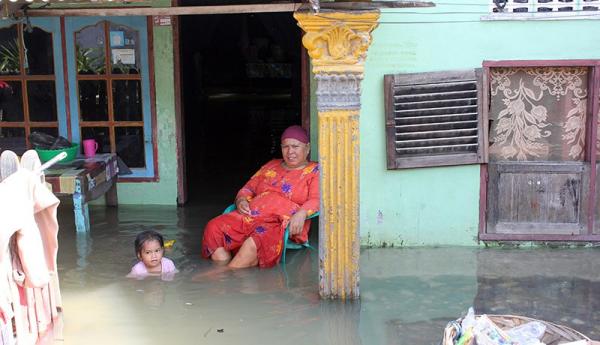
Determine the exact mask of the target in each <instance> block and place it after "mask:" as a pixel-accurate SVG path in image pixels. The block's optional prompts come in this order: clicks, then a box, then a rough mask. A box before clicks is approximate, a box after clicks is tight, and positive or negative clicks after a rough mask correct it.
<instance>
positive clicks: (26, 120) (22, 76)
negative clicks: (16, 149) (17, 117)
mask: <svg viewBox="0 0 600 345" xmlns="http://www.w3.org/2000/svg"><path fill="white" fill-rule="evenodd" d="M14 25H16V27H17V42H18V49H19V74H16V75H2V76H0V79H2V81H9V82H10V81H16V82H20V83H21V97H22V102H23V121H19V122H16V121H13V122H5V121H2V122H0V128H23V129H24V130H25V147H24V148H23V149H24V150H27V149H29V148H31V145H30V142H29V135H30V134H31V128H32V127H33V128H56V131H57V132H58V133H59V134H60V125H59V120H60V116H59V114H58V111H59V109H58V105H56V106H57V109H56V110H57V116H56V121H31V120H30V118H31V117H30V114H29V93H28V91H27V83H28V82H29V81H52V82H54V85H56V79H57V78H56V73H57V71H56V64H54V66H53V67H54V74H51V75H50V74H48V75H43V74H27V73H26V71H25V68H24V62H25V52H24V49H23V43H22V42H24V37H23V34H24V32H23V31H24V27H25V25H24V24H23V23H18V22H11V23H10V24H9V25H8V26H6V27H4V26H3V27H2V29H5V28H11V27H12V26H14ZM34 26H35V27H37V28H39V29H40V30H42V31H44V32H47V33H49V34H50V35H51V37H52V39H51V42H52V44H53V46H54V44H55V42H54V39H55V34H54V33H53V32H48V31H46V30H45V29H44V28H43V27H38V26H36V25H34ZM57 58H60V57H57V56H54V50H53V59H54V60H56V59H57ZM53 62H54V61H53ZM54 92H55V93H54V98H55V101H56V102H58V101H59V100H58V90H57V89H56V88H55V90H54ZM0 149H1V148H0Z"/></svg>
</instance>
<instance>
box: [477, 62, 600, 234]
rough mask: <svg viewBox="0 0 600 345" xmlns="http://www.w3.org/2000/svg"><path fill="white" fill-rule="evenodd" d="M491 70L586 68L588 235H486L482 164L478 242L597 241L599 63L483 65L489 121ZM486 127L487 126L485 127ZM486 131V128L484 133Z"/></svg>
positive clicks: (485, 181) (485, 168) (484, 168)
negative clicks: (502, 68)
mask: <svg viewBox="0 0 600 345" xmlns="http://www.w3.org/2000/svg"><path fill="white" fill-rule="evenodd" d="M494 67H587V68H588V69H589V74H588V85H587V89H588V104H587V109H588V113H587V115H586V133H585V135H586V139H585V153H584V162H588V163H589V164H590V169H589V187H588V188H589V189H588V199H587V222H586V225H587V232H586V233H584V234H580V235H562V234H505V233H486V230H487V229H486V226H487V216H486V214H487V188H488V186H487V185H488V178H489V174H488V166H487V164H483V165H482V166H481V169H480V198H479V202H480V204H479V236H478V238H479V240H481V241H569V242H590V241H595V242H597V241H600V234H594V227H595V222H596V219H595V212H594V211H595V208H596V207H597V203H598V200H596V179H597V176H596V168H595V167H596V164H597V150H596V146H595V145H596V140H597V131H598V126H597V124H598V110H599V108H600V103H599V97H600V90H599V89H600V59H598V60H502V61H483V73H484V85H483V86H484V92H485V97H484V104H483V105H484V111H485V112H486V114H485V116H486V118H487V117H488V111H489V105H490V99H489V96H488V94H489V74H490V69H491V68H494ZM486 124H487V123H486ZM487 132H488V129H487V128H486V133H487Z"/></svg>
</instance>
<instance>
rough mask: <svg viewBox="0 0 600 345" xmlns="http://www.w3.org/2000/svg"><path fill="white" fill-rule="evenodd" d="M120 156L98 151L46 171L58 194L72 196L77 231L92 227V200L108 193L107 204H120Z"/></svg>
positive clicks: (54, 191) (53, 188)
mask: <svg viewBox="0 0 600 345" xmlns="http://www.w3.org/2000/svg"><path fill="white" fill-rule="evenodd" d="M118 172H119V169H118V166H117V155H116V154H114V153H104V154H97V155H96V156H95V157H93V158H86V159H76V160H74V161H73V162H71V163H69V164H63V165H55V166H52V167H51V168H49V169H48V170H46V183H48V184H49V185H51V187H52V192H53V193H54V194H55V195H58V196H61V195H72V196H73V208H74V213H75V228H76V229H77V232H85V231H89V230H90V215H89V209H88V202H89V201H91V200H94V199H97V198H99V197H100V196H102V195H105V199H106V205H107V206H117V205H118V198H117V183H116V182H117V181H116V180H117V173H118Z"/></svg>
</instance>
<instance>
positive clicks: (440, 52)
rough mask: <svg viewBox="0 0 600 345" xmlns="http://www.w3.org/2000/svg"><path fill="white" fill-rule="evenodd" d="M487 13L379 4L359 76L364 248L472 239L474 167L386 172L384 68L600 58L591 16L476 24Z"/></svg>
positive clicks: (463, 7) (597, 28)
mask: <svg viewBox="0 0 600 345" xmlns="http://www.w3.org/2000/svg"><path fill="white" fill-rule="evenodd" d="M469 3H471V4H473V5H467V4H469ZM487 14H488V7H487V5H486V4H485V3H484V2H479V1H478V2H474V1H469V0H458V1H456V0H445V1H444V2H443V3H442V4H437V6H436V7H433V8H424V9H414V8H412V9H383V10H382V15H381V19H380V24H379V27H378V28H377V29H376V30H375V31H374V33H373V43H372V45H371V47H370V48H369V51H368V53H367V60H366V69H365V78H364V81H363V82H362V96H361V102H362V109H361V113H360V141H361V151H360V154H361V168H360V174H361V175H360V235H361V244H362V245H372V246H391V245H393V246H422V245H425V246H433V245H476V244H477V240H476V239H477V231H478V230H477V229H478V226H479V165H467V166H457V167H444V168H422V169H406V170H386V155H385V154H386V153H385V127H384V103H383V102H384V96H383V95H384V92H383V76H384V74H394V73H411V72H427V71H442V70H452V69H465V68H476V67H481V64H482V61H483V60H519V59H599V58H600V45H598V44H597V42H598V37H600V36H599V35H600V25H598V22H596V21H594V20H577V19H574V20H554V21H481V20H480V17H481V16H482V15H487ZM452 21H455V22H452ZM457 21H459V22H457ZM411 22H412V23H411Z"/></svg>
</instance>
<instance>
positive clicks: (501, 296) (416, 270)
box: [55, 205, 600, 345]
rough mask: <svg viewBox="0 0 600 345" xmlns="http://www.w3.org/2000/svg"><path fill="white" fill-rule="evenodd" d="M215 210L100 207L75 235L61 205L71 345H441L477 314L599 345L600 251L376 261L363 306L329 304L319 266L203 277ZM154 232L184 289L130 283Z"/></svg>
mask: <svg viewBox="0 0 600 345" xmlns="http://www.w3.org/2000/svg"><path fill="white" fill-rule="evenodd" d="M216 213H218V210H217V209H215V208H213V207H208V206H206V207H204V206H193V207H188V208H175V207H157V206H151V207H149V206H121V207H119V208H118V209H113V208H104V207H92V208H91V217H92V231H91V233H90V234H87V235H86V234H83V235H76V234H75V230H74V226H73V219H72V218H73V217H72V215H71V210H70V208H69V207H68V206H67V205H61V209H60V210H59V220H60V223H61V230H60V234H59V244H60V248H59V258H58V265H59V275H60V280H61V292H62V296H63V307H64V313H63V314H64V317H63V326H62V330H60V329H59V330H58V331H57V336H56V337H57V338H59V340H58V341H56V342H55V343H59V342H60V343H63V344H242V343H243V344H406V345H408V344H410V345H417V344H418V345H429V344H431V345H437V344H438V342H439V340H440V339H441V334H442V331H443V327H444V325H445V324H446V323H447V322H448V321H449V320H452V319H455V318H457V317H459V316H460V315H461V314H462V313H464V311H466V309H467V308H468V307H469V306H475V308H476V311H478V312H482V313H483V312H487V313H500V314H517V315H526V316H530V317H535V318H540V319H546V320H549V321H554V322H557V323H561V324H565V325H569V326H570V327H573V328H575V329H578V330H580V331H582V332H584V333H586V334H588V335H591V336H593V337H595V338H600V250H598V249H591V248H588V249H517V250H514V249H513V250H508V249H482V248H420V249H368V250H363V253H362V255H361V295H362V298H361V300H360V301H355V302H347V303H342V302H338V301H321V300H320V299H319V297H318V290H317V288H318V271H317V264H318V260H317V254H316V253H315V252H311V251H309V250H305V251H300V252H293V253H292V254H291V255H289V256H288V264H287V266H286V268H285V271H284V270H283V269H282V267H275V268H273V269H267V270H259V269H247V270H241V271H234V272H225V273H220V274H213V275H210V274H206V272H208V271H211V270H213V269H214V268H215V266H213V265H212V264H211V263H210V262H208V261H205V260H202V259H200V257H199V252H200V239H201V228H202V226H203V225H204V223H205V222H206V220H207V219H208V217H210V216H213V215H215V214H216ZM144 229H157V230H159V231H161V232H162V233H163V234H164V235H165V237H166V239H175V240H176V243H175V245H174V247H173V248H172V249H171V250H169V251H167V253H166V256H168V257H170V258H171V259H173V260H174V261H175V263H176V265H177V267H178V269H179V270H180V271H181V272H180V273H178V274H177V276H176V279H175V280H174V281H171V282H163V281H160V280H158V279H147V280H144V281H135V280H131V279H127V278H125V275H126V274H127V273H128V271H129V269H130V268H131V265H132V264H133V263H134V262H135V254H134V250H133V239H134V237H135V235H136V234H137V233H138V232H139V231H141V230H144Z"/></svg>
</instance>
